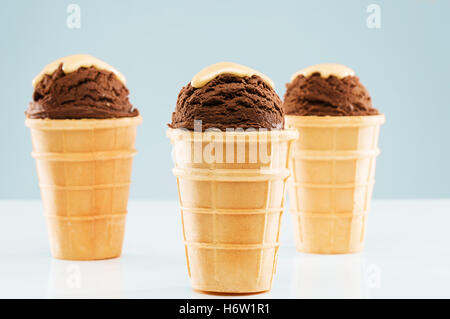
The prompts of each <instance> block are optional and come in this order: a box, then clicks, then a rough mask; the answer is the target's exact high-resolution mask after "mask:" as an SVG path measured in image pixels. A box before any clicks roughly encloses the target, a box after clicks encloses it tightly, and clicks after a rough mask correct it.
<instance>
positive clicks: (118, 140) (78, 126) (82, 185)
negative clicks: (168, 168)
mask: <svg viewBox="0 0 450 319" xmlns="http://www.w3.org/2000/svg"><path fill="white" fill-rule="evenodd" d="M141 121H142V118H141V117H140V116H138V117H134V118H120V119H83V120H47V119H45V120H43V119H27V120H26V121H25V124H26V126H28V127H29V128H30V129H31V138H32V143H33V153H32V155H33V157H34V158H35V159H36V166H37V173H38V177H39V186H40V189H41V196H42V201H43V204H44V211H45V217H46V220H47V226H48V232H49V239H50V248H51V252H52V255H53V257H55V258H59V259H69V260H97V259H106V258H113V257H118V256H120V254H121V251H122V242H123V237H124V231H125V217H126V213H127V203H128V193H129V186H130V180H131V167H132V161H133V156H134V154H135V153H136V150H135V149H134V143H135V137H136V127H137V125H138V124H139V123H141Z"/></svg>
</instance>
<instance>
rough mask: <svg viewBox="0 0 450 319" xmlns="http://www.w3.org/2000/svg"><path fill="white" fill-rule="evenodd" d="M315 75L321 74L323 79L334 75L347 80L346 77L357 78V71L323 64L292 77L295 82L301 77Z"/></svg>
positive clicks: (313, 66) (305, 69)
mask: <svg viewBox="0 0 450 319" xmlns="http://www.w3.org/2000/svg"><path fill="white" fill-rule="evenodd" d="M314 73H320V76H321V77H323V78H328V77H329V76H331V75H334V76H335V77H337V78H339V79H342V78H345V77H346V76H355V71H353V70H352V69H350V68H349V67H348V66H345V65H342V64H334V63H323V64H316V65H311V66H309V67H307V68H304V69H302V70H300V71H298V72H296V73H294V74H293V75H292V77H291V81H293V80H294V79H295V78H296V77H297V76H299V75H303V76H304V77H308V76H311V75H312V74H314Z"/></svg>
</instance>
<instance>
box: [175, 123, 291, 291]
mask: <svg viewBox="0 0 450 319" xmlns="http://www.w3.org/2000/svg"><path fill="white" fill-rule="evenodd" d="M168 136H169V137H170V139H171V141H172V144H173V148H174V159H175V168H174V170H173V172H174V174H175V176H176V178H177V183H178V193H179V202H180V206H181V220H182V225H183V237H184V243H185V250H186V259H187V266H188V272H189V276H190V277H191V282H192V287H193V288H194V289H196V290H201V291H208V292H217V293H255V292H261V291H267V290H270V289H271V286H272V278H273V275H274V273H275V268H276V261H277V254H278V247H279V233H280V222H281V215H282V213H283V209H284V199H285V184H286V181H287V178H288V176H289V169H288V155H289V153H290V151H291V149H292V145H293V141H294V139H295V138H296V137H297V132H295V130H283V131H270V132H265V133H263V132H240V133H239V132H211V134H209V133H208V132H206V133H194V132H190V131H184V130H181V129H169V130H168ZM255 148H256V149H258V151H260V150H261V149H265V150H267V156H253V155H251V154H255V152H254V150H255ZM205 154H209V155H211V154H212V157H213V159H212V160H211V158H210V160H208V159H206V157H208V156H205ZM243 154H244V155H243ZM259 154H260V153H259Z"/></svg>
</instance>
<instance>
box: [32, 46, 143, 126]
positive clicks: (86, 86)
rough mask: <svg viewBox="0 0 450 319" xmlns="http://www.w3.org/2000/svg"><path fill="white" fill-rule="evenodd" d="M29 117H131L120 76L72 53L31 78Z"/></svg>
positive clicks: (132, 114) (99, 64) (133, 111)
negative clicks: (31, 96)
mask: <svg viewBox="0 0 450 319" xmlns="http://www.w3.org/2000/svg"><path fill="white" fill-rule="evenodd" d="M33 86H34V93H33V101H32V102H30V104H29V106H28V109H27V111H26V112H25V113H26V115H27V117H28V118H32V119H38V118H40V119H88V118H91V119H106V118H121V117H134V116H137V115H139V111H138V110H137V109H134V108H133V105H131V103H130V101H129V99H128V94H129V91H128V89H127V87H126V86H125V78H124V77H123V75H122V74H121V73H120V72H118V71H117V70H116V69H114V68H113V67H112V66H110V65H108V64H106V63H105V62H103V61H100V60H98V59H96V58H94V57H92V56H89V55H84V54H80V55H72V56H68V57H64V58H62V59H59V60H56V61H54V62H52V63H51V64H49V65H47V66H46V67H45V68H44V70H42V71H41V73H39V74H38V76H37V77H36V78H35V79H34V80H33Z"/></svg>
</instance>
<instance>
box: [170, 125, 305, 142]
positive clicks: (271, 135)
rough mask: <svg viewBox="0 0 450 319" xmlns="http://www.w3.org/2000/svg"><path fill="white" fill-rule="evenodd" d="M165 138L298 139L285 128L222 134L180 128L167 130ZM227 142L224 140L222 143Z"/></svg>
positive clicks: (294, 132) (296, 133)
mask: <svg viewBox="0 0 450 319" xmlns="http://www.w3.org/2000/svg"><path fill="white" fill-rule="evenodd" d="M166 135H167V137H169V138H170V139H171V140H176V139H183V140H188V141H196V140H198V139H199V137H200V138H204V137H206V138H208V137H210V136H217V135H223V136H225V138H230V137H237V138H239V137H256V138H260V139H261V138H263V139H264V138H267V139H275V140H276V139H278V140H280V139H282V140H287V141H289V140H295V139H297V137H298V132H297V130H295V129H291V128H285V129H282V130H267V131H263V132H258V131H252V132H223V131H208V132H194V131H190V130H187V129H182V128H175V129H173V128H168V129H167V131H166ZM226 141H227V140H226V139H225V140H224V142H226Z"/></svg>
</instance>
